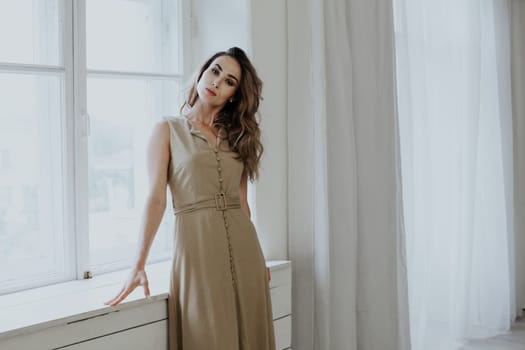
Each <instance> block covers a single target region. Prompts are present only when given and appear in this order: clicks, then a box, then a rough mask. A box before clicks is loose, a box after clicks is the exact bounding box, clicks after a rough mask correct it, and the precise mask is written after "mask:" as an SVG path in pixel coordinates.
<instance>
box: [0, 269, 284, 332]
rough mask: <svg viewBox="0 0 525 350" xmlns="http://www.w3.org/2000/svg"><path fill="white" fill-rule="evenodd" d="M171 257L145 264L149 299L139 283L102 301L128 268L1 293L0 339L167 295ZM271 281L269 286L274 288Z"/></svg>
mask: <svg viewBox="0 0 525 350" xmlns="http://www.w3.org/2000/svg"><path fill="white" fill-rule="evenodd" d="M289 264H290V262H289V261H267V263H266V265H267V266H268V267H269V268H270V271H272V272H273V271H276V270H279V269H281V268H283V267H285V266H288V265H289ZM170 267H171V261H164V262H160V263H155V264H150V265H148V266H147V267H146V271H147V273H148V279H149V282H150V291H151V297H150V299H149V300H148V299H146V298H144V292H143V289H142V287H139V288H137V289H135V290H134V291H133V293H131V294H130V295H129V296H128V297H127V298H126V299H125V300H124V301H123V302H122V303H121V304H119V305H117V306H115V307H110V306H106V305H104V301H106V300H109V299H111V298H113V297H114V296H115V295H116V294H117V293H118V292H119V290H120V288H122V284H123V283H124V281H125V279H126V278H127V276H128V273H129V269H126V270H122V271H117V272H112V273H107V274H103V275H100V276H96V277H94V278H92V279H89V280H77V281H70V282H65V283H59V284H55V285H50V286H45V287H40V288H35V289H30V290H26V291H21V292H16V293H11V294H6V295H3V296H0V310H1V311H0V315H1V316H0V340H1V339H4V338H8V337H12V336H17V335H20V334H23V333H31V332H35V331H39V330H43V329H45V328H49V327H54V326H58V325H63V324H67V323H71V322H74V321H78V320H82V319H85V318H89V317H93V316H96V315H100V314H104V313H105V312H107V311H109V310H111V311H116V310H123V309H126V308H131V307H137V306H140V305H143V304H146V303H151V302H154V301H158V300H162V299H167V297H168V289H169V274H170ZM272 282H273V281H271V282H270V288H273V287H274V286H273V283H272Z"/></svg>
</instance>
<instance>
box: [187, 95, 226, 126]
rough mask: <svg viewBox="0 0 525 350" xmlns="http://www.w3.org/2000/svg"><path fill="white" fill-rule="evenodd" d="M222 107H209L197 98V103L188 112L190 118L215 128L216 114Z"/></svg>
mask: <svg viewBox="0 0 525 350" xmlns="http://www.w3.org/2000/svg"><path fill="white" fill-rule="evenodd" d="M220 109H221V107H220V106H218V107H209V106H206V105H203V104H202V103H201V102H200V101H199V100H197V102H196V103H195V105H194V106H193V107H192V108H191V110H190V111H189V112H188V119H190V120H192V121H194V122H198V123H200V124H203V125H206V126H208V127H210V128H213V122H214V120H215V116H216V115H217V114H218V113H219V111H220Z"/></svg>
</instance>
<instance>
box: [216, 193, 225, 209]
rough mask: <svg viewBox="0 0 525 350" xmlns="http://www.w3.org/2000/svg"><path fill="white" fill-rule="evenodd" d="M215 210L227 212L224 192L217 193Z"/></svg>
mask: <svg viewBox="0 0 525 350" xmlns="http://www.w3.org/2000/svg"><path fill="white" fill-rule="evenodd" d="M215 209H217V210H226V194H225V193H224V192H218V193H215Z"/></svg>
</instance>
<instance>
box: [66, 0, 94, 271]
mask: <svg viewBox="0 0 525 350" xmlns="http://www.w3.org/2000/svg"><path fill="white" fill-rule="evenodd" d="M72 13H73V42H74V43H75V45H73V60H72V61H73V86H74V88H73V91H74V114H73V115H72V118H71V119H73V120H74V123H73V125H74V144H75V155H74V157H75V177H74V178H75V185H74V188H75V190H74V193H75V208H76V213H75V238H76V240H75V241H76V261H77V269H76V270H77V271H76V272H77V278H79V279H81V278H84V274H85V272H86V271H88V268H89V264H90V263H89V183H88V171H89V168H88V137H89V114H88V111H87V81H86V3H85V0H75V1H73V11H72Z"/></svg>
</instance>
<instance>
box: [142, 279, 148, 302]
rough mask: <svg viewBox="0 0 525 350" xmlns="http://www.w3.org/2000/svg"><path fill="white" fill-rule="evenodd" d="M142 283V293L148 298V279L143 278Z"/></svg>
mask: <svg viewBox="0 0 525 350" xmlns="http://www.w3.org/2000/svg"><path fill="white" fill-rule="evenodd" d="M142 285H143V286H144V295H145V296H146V298H149V295H150V293H149V283H148V280H145V281H144V283H143V284H142Z"/></svg>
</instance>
